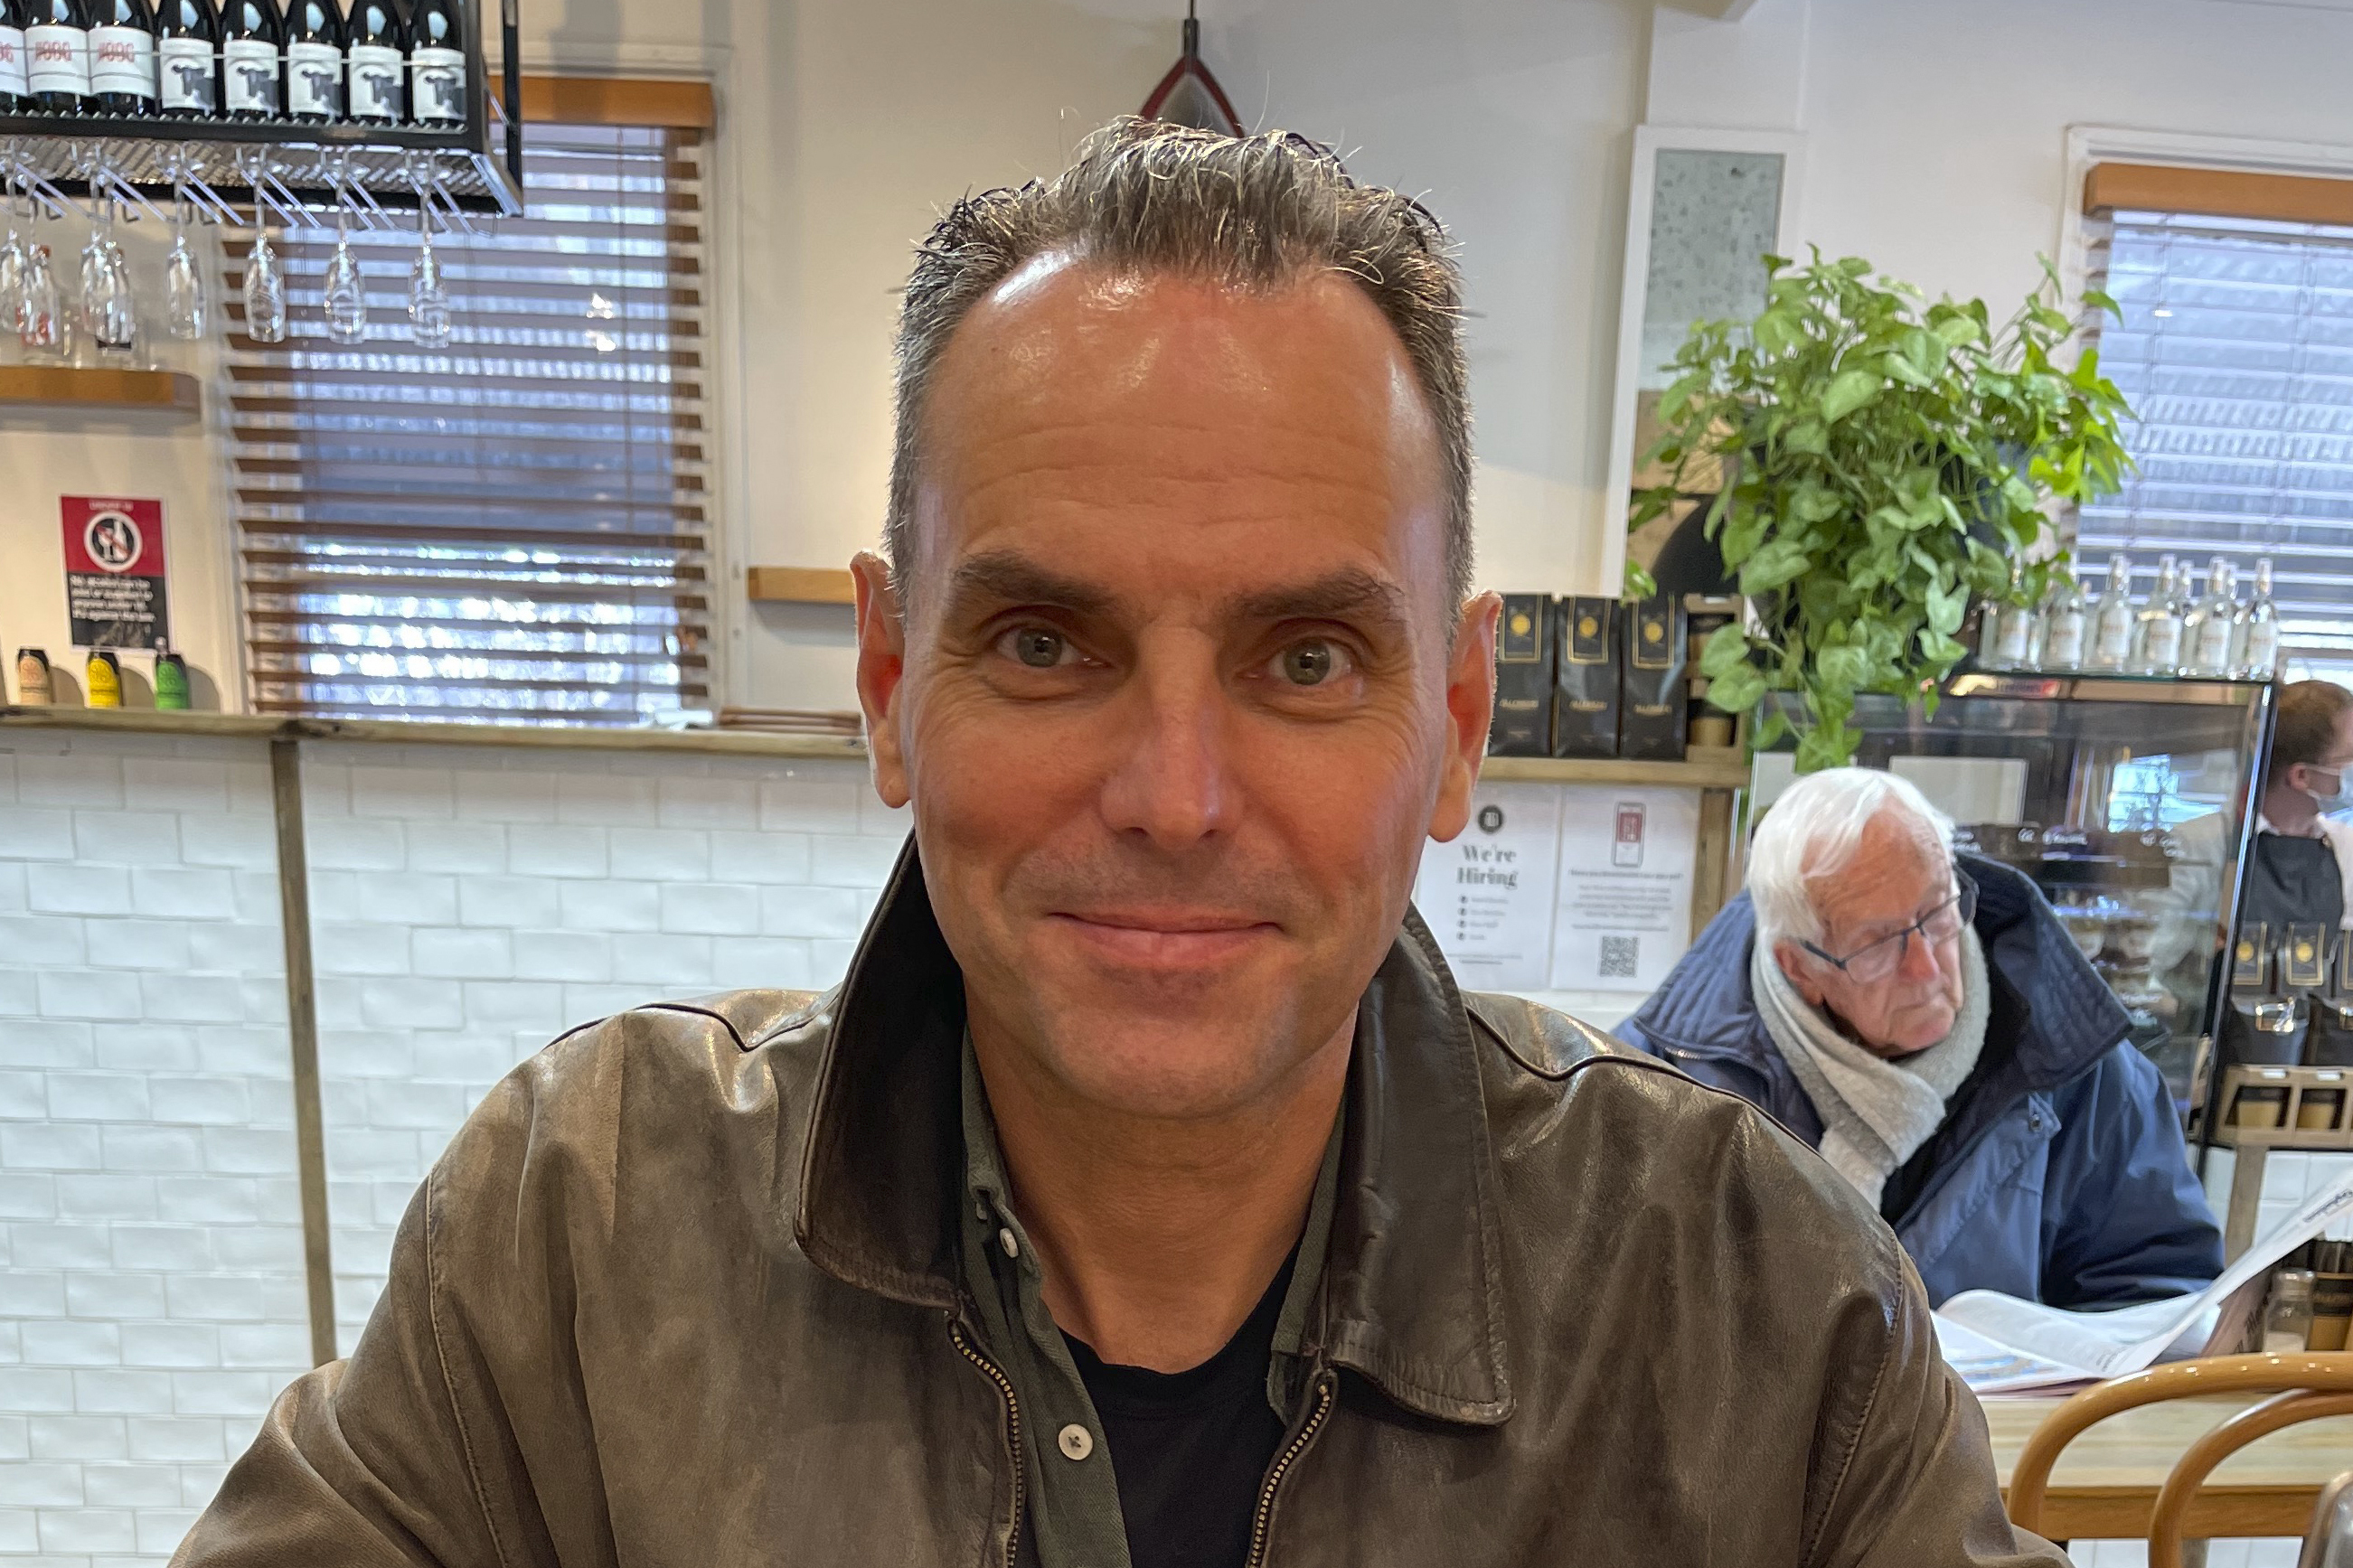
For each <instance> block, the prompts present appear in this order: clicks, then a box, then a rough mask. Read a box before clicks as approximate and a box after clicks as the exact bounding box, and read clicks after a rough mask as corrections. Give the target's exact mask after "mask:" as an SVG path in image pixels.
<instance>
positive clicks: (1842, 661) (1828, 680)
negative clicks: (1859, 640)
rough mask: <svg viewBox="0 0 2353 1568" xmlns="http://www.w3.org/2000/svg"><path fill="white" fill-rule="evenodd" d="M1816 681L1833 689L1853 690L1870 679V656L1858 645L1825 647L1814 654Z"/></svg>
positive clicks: (1860, 687)
mask: <svg viewBox="0 0 2353 1568" xmlns="http://www.w3.org/2000/svg"><path fill="white" fill-rule="evenodd" d="M1814 677H1815V679H1816V681H1817V682H1818V683H1819V684H1820V685H1821V686H1823V687H1825V688H1827V689H1831V690H1834V691H1855V690H1859V689H1862V687H1863V686H1865V685H1867V684H1868V683H1869V681H1870V679H1871V658H1870V656H1869V655H1868V654H1866V653H1864V652H1863V650H1862V649H1861V648H1859V647H1826V648H1824V649H1822V650H1821V651H1820V653H1818V654H1816V655H1815V656H1814Z"/></svg>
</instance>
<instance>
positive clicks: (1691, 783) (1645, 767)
mask: <svg viewBox="0 0 2353 1568" xmlns="http://www.w3.org/2000/svg"><path fill="white" fill-rule="evenodd" d="M1479 776H1480V777H1482V778H1489V779H1529V780H1535V781H1538V782H1542V783H1548V784H1681V785H1683V787H1685V788H1687V789H1746V788H1747V787H1748V758H1747V754H1746V752H1744V751H1743V750H1742V749H1741V748H1740V747H1738V746H1694V747H1693V748H1691V751H1690V752H1689V753H1688V754H1687V755H1686V756H1685V757H1684V759H1683V761H1682V762H1680V763H1645V762H1637V761H1635V760H1634V759H1632V758H1630V757H1489V758H1488V759H1487V760H1486V761H1485V762H1484V763H1482V764H1481V765H1480V770H1479Z"/></svg>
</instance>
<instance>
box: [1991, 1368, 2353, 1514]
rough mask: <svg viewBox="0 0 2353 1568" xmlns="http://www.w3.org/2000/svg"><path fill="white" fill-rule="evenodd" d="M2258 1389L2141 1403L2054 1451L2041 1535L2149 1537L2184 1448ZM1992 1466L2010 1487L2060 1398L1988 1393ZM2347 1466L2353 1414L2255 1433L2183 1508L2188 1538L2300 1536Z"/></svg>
mask: <svg viewBox="0 0 2353 1568" xmlns="http://www.w3.org/2000/svg"><path fill="white" fill-rule="evenodd" d="M2262 1397H2263V1396H2261V1395H2241V1394H2222V1395H2218V1396H2216V1397H2213V1398H2210V1399H2169V1400H2166V1401H2163V1402H2162V1403H2159V1404H2156V1405H2142V1406H2141V1407H2140V1408H2138V1409H2137V1410H2127V1411H2126V1412H2124V1413H2123V1414H2122V1415H2112V1416H2110V1417H2109V1418H2108V1419H2107V1420H2105V1421H2103V1422H2101V1423H2100V1424H2099V1425H2098V1426H2094V1427H2093V1428H2091V1429H2090V1430H2089V1431H2087V1432H2085V1433H2084V1435H2083V1436H2079V1437H2077V1438H2076V1439H2075V1440H2074V1441H2073V1443H2070V1444H2069V1445H2068V1446H2067V1447H2066V1449H2065V1450H2064V1451H2063V1452H2062V1453H2061V1454H2060V1456H2059V1465H2058V1468H2057V1469H2056V1470H2054V1471H2053V1472H2052V1477H2051V1495H2050V1500H2049V1501H2048V1502H2047V1503H2045V1504H2044V1505H2043V1514H2042V1533H2043V1534H2044V1535H2046V1536H2049V1537H2051V1538H2052V1539H2053V1540H2057V1541H2115V1540H2134V1539H2146V1538H2147V1535H2148V1519H2149V1513H2150V1511H2151V1510H2153V1509H2154V1508H2155V1507H2156V1505H2157V1493H2158V1488H2159V1487H2162V1486H2163V1485H2164V1484H2165V1478H2166V1476H2167V1474H2168V1472H2169V1471H2170V1470H2171V1469H2172V1468H2173V1462H2174V1461H2175V1460H2176V1459H2179V1458H2180V1457H2181V1455H2182V1452H2183V1450H2185V1449H2187V1448H2188V1447H2189V1445H2190V1444H2191V1443H2193V1442H2195V1441H2196V1440H2197V1439H2198V1438H2199V1437H2200V1436H2203V1435H2204V1434H2205V1433H2206V1432H2208V1431H2209V1430H2211V1428H2212V1427H2213V1426H2215V1425H2216V1424H2218V1423H2219V1422H2221V1421H2222V1420H2223V1419H2225V1418H2226V1417H2228V1416H2230V1415H2233V1414H2235V1413H2236V1412H2238V1411H2241V1410H2243V1409H2245V1408H2246V1407H2247V1406H2248V1405H2254V1404H2257V1403H2259V1402H2260V1400H2261V1398H2262ZM1983 1403H1984V1405H1985V1413H1986V1424H1987V1426H1989V1427H1990V1428H1991V1429H1992V1432H1993V1454H1994V1464H1995V1467H1996V1468H1997V1469H1998V1470H1999V1472H2000V1477H2001V1484H2002V1487H2003V1489H2004V1490H2005V1492H2007V1490H2008V1489H2009V1486H2010V1468H2011V1467H2012V1466H2013V1465H2015V1464H2016V1463H2017V1462H2018V1453H2019V1450H2020V1449H2021V1448H2023V1447H2025V1446H2026V1439H2027V1436H2028V1435H2029V1434H2030V1433H2031V1432H2032V1431H2033V1430H2034V1428H2035V1427H2036V1426H2039V1425H2040V1424H2041V1423H2042V1417H2043V1416H2045V1415H2049V1414H2050V1413H2051V1412H2052V1410H2055V1409H2057V1408H2058V1407H2059V1405H2061V1404H2062V1403H2063V1402H2062V1401H2060V1400H2057V1399H2048V1398H2005V1397H2001V1396H1999V1395H1997V1396H1993V1397H1989V1398H1988V1399H1986V1400H1985V1401H1984V1402H1983ZM2347 1470H2353V1416H2338V1417H2335V1418H2332V1419H2330V1420H2327V1421H2307V1422H2306V1423H2305V1424H2304V1425H2303V1426H2290V1427H2288V1428H2287V1429H2286V1430H2284V1431H2281V1432H2274V1433H2273V1434H2272V1435H2271V1436H2268V1437H2263V1438H2258V1439H2257V1440H2256V1441H2254V1442H2253V1443H2251V1444H2249V1445H2248V1446H2247V1447H2244V1448H2242V1449H2240V1450H2239V1451H2238V1452H2237V1453H2236V1454H2233V1455H2232V1456H2231V1458H2228V1459H2226V1460H2225V1461H2223V1463H2222V1464H2221V1467H2220V1468H2217V1469H2216V1470H2215V1472H2214V1474H2213V1475H2212V1476H2211V1478H2209V1479H2208V1480H2207V1482H2206V1485H2205V1486H2204V1487H2203V1488H2201V1489H2200V1491H2199V1493H2198V1496H2197V1498H2196V1499H2195V1500H2193V1501H2192V1502H2191V1503H2190V1505H2189V1523H2188V1526H2187V1528H2186V1529H2185V1530H2184V1531H2183V1532H2182V1533H2183V1534H2184V1535H2185V1536H2186V1537H2189V1538H2190V1539H2193V1540H2195V1539H2213V1538H2217V1537H2222V1536H2239V1535H2294V1536H2301V1535H2302V1534H2303V1533H2304V1532H2305V1531H2306V1530H2307V1529H2309V1528H2311V1524H2312V1509H2313V1504H2314V1503H2316V1501H2318V1500H2319V1497H2320V1489H2321V1488H2322V1487H2324V1486H2327V1484H2328V1482H2329V1481H2330V1480H2331V1479H2334V1478H2336V1477H2337V1476H2338V1475H2341V1474H2342V1473H2344V1472H2345V1471H2347Z"/></svg>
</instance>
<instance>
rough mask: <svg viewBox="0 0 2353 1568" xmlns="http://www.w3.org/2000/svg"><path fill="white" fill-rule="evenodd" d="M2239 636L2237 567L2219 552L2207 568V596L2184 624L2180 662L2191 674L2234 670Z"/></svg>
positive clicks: (2219, 675)
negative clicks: (2233, 665)
mask: <svg viewBox="0 0 2353 1568" xmlns="http://www.w3.org/2000/svg"><path fill="white" fill-rule="evenodd" d="M2238 638H2239V604H2238V569H2237V568H2236V567H2234V566H2232V564H2231V563H2229V562H2228V561H2225V560H2224V559H2223V558H2222V557H2221V556H2220V555H2217V556H2216V557H2214V559H2213V561H2212V563H2211V564H2210V565H2209V566H2208V568H2207V572H2206V597H2205V598H2203V599H2201V600H2200V601H2199V602H2198V607H2197V609H2196V610H2194V611H2193V612H2192V613H2191V619H2190V620H2189V622H2188V623H2187V624H2186V625H2185V626H2183V629H2182V658H2181V662H2182V663H2183V665H2185V666H2186V667H2188V670H2189V674H2191V675H2195V676H2199V677H2201V678H2203V679H2209V680H2220V679H2222V678H2223V677H2225V676H2227V675H2229V674H2230V673H2231V668H2232V664H2233V663H2234V662H2235V660H2234V658H2233V656H2234V655H2236V654H2237V652H2238Z"/></svg>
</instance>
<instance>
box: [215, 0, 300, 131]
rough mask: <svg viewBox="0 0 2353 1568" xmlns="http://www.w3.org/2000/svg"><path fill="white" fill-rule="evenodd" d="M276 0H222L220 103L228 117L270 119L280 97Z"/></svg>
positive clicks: (280, 24)
mask: <svg viewBox="0 0 2353 1568" xmlns="http://www.w3.org/2000/svg"><path fill="white" fill-rule="evenodd" d="M285 37H286V24H285V22H284V20H283V19H282V18H281V17H280V16H279V15H278V0H225V3H224V4H223V5H222V6H221V107H222V108H224V109H226V110H228V117H229V118H230V119H231V120H275V119H277V118H278V117H279V115H280V112H281V107H280V106H281V105H283V104H284V103H285V101H286V98H285V80H284V79H285V74H286V73H285V69H284V66H283V61H282V56H281V55H280V46H281V45H282V44H283V43H284V41H285Z"/></svg>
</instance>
